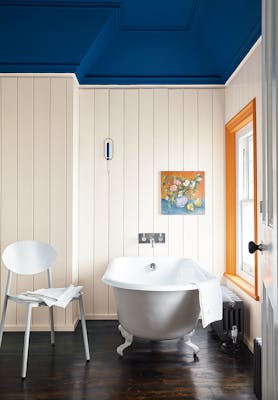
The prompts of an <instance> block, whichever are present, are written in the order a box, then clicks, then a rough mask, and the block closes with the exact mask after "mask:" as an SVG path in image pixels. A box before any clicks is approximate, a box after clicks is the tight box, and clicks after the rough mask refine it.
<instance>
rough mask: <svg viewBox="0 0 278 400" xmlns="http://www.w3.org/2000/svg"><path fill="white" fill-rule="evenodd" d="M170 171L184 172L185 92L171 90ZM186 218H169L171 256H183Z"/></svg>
mask: <svg viewBox="0 0 278 400" xmlns="http://www.w3.org/2000/svg"><path fill="white" fill-rule="evenodd" d="M169 170H170V171H182V170H183V90H182V89H171V90H169ZM183 222H184V217H183V216H181V215H171V216H170V217H169V255H171V256H182V255H183V248H184V238H183Z"/></svg>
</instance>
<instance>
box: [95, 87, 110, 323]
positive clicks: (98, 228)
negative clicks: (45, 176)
mask: <svg viewBox="0 0 278 400" xmlns="http://www.w3.org/2000/svg"><path fill="white" fill-rule="evenodd" d="M94 115H95V153H94V162H95V186H94V196H95V199H94V205H95V208H94V217H95V226H94V249H95V251H94V293H93V296H94V303H93V310H94V314H96V315H98V314H100V315H102V314H107V313H108V304H109V292H108V287H107V286H106V285H104V284H103V283H102V282H101V278H102V276H103V274H104V271H105V269H106V267H107V264H108V224H109V221H108V175H107V165H106V161H105V159H104V155H103V152H104V147H103V146H104V139H105V138H106V137H108V136H109V91H108V90H106V89H97V90H95V112H94Z"/></svg>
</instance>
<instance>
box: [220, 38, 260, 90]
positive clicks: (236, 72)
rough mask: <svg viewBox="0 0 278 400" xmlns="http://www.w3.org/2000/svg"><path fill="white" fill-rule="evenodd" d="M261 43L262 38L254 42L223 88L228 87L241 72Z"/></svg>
mask: <svg viewBox="0 0 278 400" xmlns="http://www.w3.org/2000/svg"><path fill="white" fill-rule="evenodd" d="M261 42H262V37H261V36H260V37H259V39H258V40H257V41H256V43H255V44H254V46H253V47H252V48H251V49H250V50H249V52H248V53H247V54H246V56H245V57H244V59H243V60H242V61H241V63H240V64H239V65H238V66H237V68H236V69H235V70H234V72H233V73H232V75H231V76H230V77H229V78H228V79H227V81H226V82H225V85H224V86H225V87H227V86H229V84H230V83H231V81H232V80H233V79H234V77H235V76H236V75H237V74H238V73H239V71H240V70H241V68H242V67H243V66H244V65H245V63H246V62H247V61H248V59H249V58H250V57H251V56H252V54H253V53H254V51H255V50H256V48H257V47H259V45H260V44H261Z"/></svg>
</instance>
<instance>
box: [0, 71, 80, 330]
mask: <svg viewBox="0 0 278 400" xmlns="http://www.w3.org/2000/svg"><path fill="white" fill-rule="evenodd" d="M72 99H73V81H72V79H70V78H63V77H61V78H60V77H57V78H48V77H38V76H34V77H32V76H28V77H26V76H19V77H2V78H1V143H2V146H1V250H2V251H3V249H4V248H5V247H6V246H7V245H8V244H10V243H12V242H14V241H16V240H28V239H33V238H34V239H36V240H40V241H44V242H51V243H52V244H53V246H54V247H55V248H56V249H57V252H58V261H57V264H56V265H55V266H54V269H53V280H54V284H55V285H56V286H65V285H66V284H69V283H70V282H71V279H72V266H71V258H72V175H73V171H72V168H73V167H72V150H73V148H72V135H73V102H72ZM6 276H7V273H6V268H4V267H3V266H2V269H1V295H2V296H3V293H4V289H5V283H6ZM46 286H47V279H46V274H43V273H42V274H39V275H37V276H35V277H30V276H18V277H17V279H14V281H13V284H12V288H11V292H13V293H18V292H22V291H25V290H27V289H29V290H30V289H31V290H32V289H33V288H34V289H36V288H38V287H46ZM48 319H49V312H48V310H47V309H40V310H34V313H33V328H34V329H47V327H48V325H49V324H48ZM55 323H56V326H57V327H58V328H59V329H66V328H65V327H68V328H71V327H72V323H73V316H72V310H71V308H69V309H68V310H67V318H66V319H65V312H64V311H63V310H58V311H57V312H56V316H55ZM5 325H6V329H12V330H14V329H24V325H25V309H24V307H20V306H17V307H16V305H15V304H14V303H9V306H8V315H7V320H6V324H5Z"/></svg>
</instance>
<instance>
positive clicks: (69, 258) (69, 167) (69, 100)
mask: <svg viewBox="0 0 278 400" xmlns="http://www.w3.org/2000/svg"><path fill="white" fill-rule="evenodd" d="M65 117H66V175H67V180H66V185H67V187H66V198H65V201H66V204H67V209H66V228H67V229H66V249H67V250H66V281H65V285H68V284H69V283H77V282H74V281H73V268H74V265H73V253H72V251H73V247H72V246H73V241H72V229H73V218H72V216H73V168H74V166H73V134H74V133H73V80H72V79H71V78H66V114H65ZM72 321H73V312H72V304H70V305H69V306H68V307H67V308H66V325H69V324H71V323H72Z"/></svg>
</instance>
